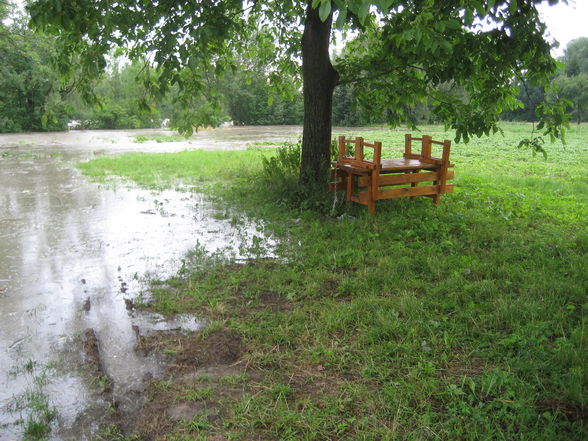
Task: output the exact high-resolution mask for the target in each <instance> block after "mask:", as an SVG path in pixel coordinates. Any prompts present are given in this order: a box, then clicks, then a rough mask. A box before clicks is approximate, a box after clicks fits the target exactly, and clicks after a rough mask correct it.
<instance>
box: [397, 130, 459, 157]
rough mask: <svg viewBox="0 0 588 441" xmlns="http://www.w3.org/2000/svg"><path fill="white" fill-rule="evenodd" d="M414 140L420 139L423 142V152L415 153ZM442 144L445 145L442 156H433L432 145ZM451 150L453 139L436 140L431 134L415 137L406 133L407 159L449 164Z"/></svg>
mask: <svg viewBox="0 0 588 441" xmlns="http://www.w3.org/2000/svg"><path fill="white" fill-rule="evenodd" d="M412 141H420V142H421V153H420V154H418V153H414V152H413V151H412ZM434 144H436V145H440V146H443V153H442V156H441V158H437V157H434V156H432V153H431V150H432V146H433V145H434ZM450 151H451V141H449V140H447V139H446V140H445V141H443V142H441V141H434V140H433V139H432V138H431V137H430V136H429V135H423V137H422V138H416V137H413V136H412V135H411V134H410V133H407V134H406V135H404V157H405V158H407V159H418V160H419V161H421V162H428V163H431V164H437V165H441V164H445V165H449V154H450Z"/></svg>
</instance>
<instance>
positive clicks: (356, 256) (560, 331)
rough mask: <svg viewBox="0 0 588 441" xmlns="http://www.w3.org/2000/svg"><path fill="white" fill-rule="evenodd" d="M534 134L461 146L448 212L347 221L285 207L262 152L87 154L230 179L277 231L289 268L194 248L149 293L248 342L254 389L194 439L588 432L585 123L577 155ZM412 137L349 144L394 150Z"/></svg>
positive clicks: (164, 307) (425, 204) (392, 209)
mask: <svg viewBox="0 0 588 441" xmlns="http://www.w3.org/2000/svg"><path fill="white" fill-rule="evenodd" d="M422 130H423V133H426V134H431V135H433V137H434V138H435V139H443V138H449V139H451V138H452V136H451V134H445V133H443V131H442V129H440V128H439V127H436V126H433V127H425V128H423V129H422ZM529 131H530V126H528V125H524V124H518V125H516V124H511V125H506V129H505V136H504V137H501V136H499V135H496V136H493V137H490V138H481V139H475V140H473V141H472V142H470V144H468V145H457V146H454V147H453V150H452V161H453V162H454V163H455V164H456V167H455V174H456V179H455V184H456V190H455V193H453V194H450V195H447V196H445V197H443V199H442V203H441V205H440V206H434V205H433V204H432V203H431V201H430V200H429V199H428V198H417V199H415V200H410V199H398V200H390V201H383V202H380V203H379V205H378V214H377V216H376V217H372V216H369V215H368V214H367V213H366V210H365V207H358V206H352V207H348V208H347V214H348V216H345V217H341V218H336V217H327V216H324V215H321V214H317V213H316V212H312V211H305V210H300V209H291V208H288V206H287V205H285V204H276V203H275V194H274V193H272V192H270V191H268V188H269V187H268V185H267V183H262V184H260V181H259V178H255V176H254V175H252V173H254V172H255V171H256V170H259V168H260V166H259V162H260V158H261V153H259V152H255V151H253V152H251V151H250V152H183V153H181V154H167V155H135V156H134V157H133V156H126V155H125V156H123V157H119V158H114V159H107V162H106V163H104V162H103V163H100V162H97V161H104V159H100V160H96V161H93V163H91V167H92V168H93V169H94V170H97V169H99V168H100V167H102V166H104V167H105V168H104V174H107V173H118V174H120V175H121V176H124V177H127V178H131V179H133V180H135V181H136V182H137V183H139V184H140V185H148V186H152V185H153V186H167V185H177V183H178V182H183V183H185V184H187V185H193V183H194V182H207V181H208V180H213V181H217V180H218V177H219V176H222V177H223V184H222V185H216V186H214V187H210V191H213V192H215V194H217V195H221V196H222V197H223V199H224V203H225V204H228V205H231V206H233V207H237V208H238V209H241V210H243V211H245V212H247V213H248V214H249V215H251V216H257V217H258V218H259V219H260V220H263V223H264V226H265V229H266V231H271V232H272V233H273V235H274V236H275V237H278V238H280V241H279V245H278V249H277V252H278V254H279V256H280V259H279V260H268V259H261V260H257V261H251V262H249V263H246V264H240V265H236V264H234V263H232V262H223V261H220V260H218V259H213V258H211V259H210V261H209V262H208V264H203V261H204V262H205V263H206V256H203V255H202V254H199V255H200V259H201V261H200V262H198V265H196V266H195V267H194V268H192V269H190V268H184V270H183V273H182V274H180V275H179V276H178V277H177V278H175V279H172V280H170V281H169V282H168V284H167V285H161V286H159V287H157V288H156V289H154V297H155V302H154V303H153V304H152V305H151V306H150V307H152V308H155V309H159V310H161V311H162V312H165V313H170V314H171V313H176V312H186V311H195V312H197V313H199V314H203V313H205V314H207V315H208V317H209V319H210V320H211V321H213V322H214V323H216V324H217V326H219V327H220V326H224V327H227V328H231V329H233V330H236V331H237V332H238V334H239V335H240V336H241V337H242V339H243V341H244V345H245V348H246V349H245V351H244V355H243V358H244V359H245V361H246V363H245V365H246V366H248V369H249V372H244V373H243V374H239V377H237V378H239V379H240V380H239V385H240V386H242V387H243V390H244V392H243V394H241V395H240V396H234V395H232V396H228V397H226V398H224V399H223V398H218V397H217V394H216V393H215V392H214V391H213V390H212V389H211V392H210V395H211V396H213V397H215V399H218V400H220V401H219V402H220V403H221V405H222V407H223V409H224V410H225V411H224V413H223V417H222V418H221V419H220V420H218V421H215V422H214V423H213V424H211V425H210V426H208V425H206V424H202V425H201V426H199V429H198V430H199V433H200V432H201V431H204V432H205V433H207V434H211V435H218V436H220V437H221V438H222V437H224V438H226V439H235V440H236V439H272V440H278V439H279V440H423V439H440V440H462V439H467V440H512V439H517V440H550V441H551V440H580V439H586V438H587V437H588V403H587V400H586V397H588V371H587V366H588V355H587V354H588V347H587V338H588V327H587V319H586V317H587V312H588V299H587V296H586V293H587V292H588V170H587V168H586V167H585V164H587V163H588V144H587V141H588V126H586V125H582V126H579V127H578V126H573V127H572V129H571V131H570V133H569V136H568V145H567V147H566V148H565V149H563V148H562V147H560V146H553V147H550V149H549V156H548V159H547V160H544V159H543V158H542V157H538V156H537V157H533V156H532V155H531V153H530V152H528V151H522V150H518V149H516V145H517V144H518V141H519V140H520V138H522V137H526V136H528V134H529ZM403 133H404V131H383V130H375V129H366V130H365V131H361V132H357V133H353V135H361V136H364V138H365V139H366V140H370V141H371V140H381V141H383V142H384V147H385V148H387V149H389V150H388V151H392V150H395V151H397V153H396V154H394V156H397V155H399V154H400V151H401V150H402V146H403ZM338 134H339V133H336V134H335V135H338ZM390 154H392V153H390ZM221 157H222V161H220V162H219V159H220V158H221ZM188 161H193V162H192V163H193V164H194V168H190V167H185V163H186V162H188ZM233 161H234V162H233ZM241 161H244V163H245V164H246V165H245V166H244V170H243V171H242V172H240V171H239V164H240V163H241ZM201 163H206V164H208V167H203V168H199V167H198V166H197V165H196V164H201ZM233 167H235V168H233ZM228 170H231V171H230V172H229V171H228ZM200 173H201V175H199V174H200ZM95 174H98V175H99V174H100V173H98V172H96V173H95ZM268 298H271V299H274V300H272V301H270V302H268ZM251 372H255V377H256V378H257V379H256V380H253V379H252V378H250V375H249V374H250V373H251ZM251 377H253V376H251ZM259 378H262V380H259ZM231 381H232V380H231ZM204 390H207V389H204ZM198 393H200V392H198ZM182 394H185V391H183V392H182V391H180V389H178V396H181V395H182ZM177 430H178V433H185V429H183V428H181V427H178V428H177ZM169 439H173V436H171V435H170V438H169ZM198 439H200V438H198ZM202 439H206V438H202Z"/></svg>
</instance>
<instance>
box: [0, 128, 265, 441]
mask: <svg viewBox="0 0 588 441" xmlns="http://www.w3.org/2000/svg"><path fill="white" fill-rule="evenodd" d="M235 133H236V132H235ZM18 136H19V135H2V136H0V189H1V192H0V323H2V325H1V326H0V438H1V439H9V440H10V439H19V438H20V433H21V431H22V427H21V426H20V425H17V424H16V423H17V421H18V420H19V418H21V417H23V415H24V410H23V411H17V412H11V410H12V411H14V410H15V403H17V398H18V397H19V396H22V394H23V393H24V392H26V391H27V390H28V389H30V387H31V376H30V375H23V374H22V367H23V366H26V365H27V364H28V363H30V362H35V365H36V366H47V365H48V364H53V365H59V366H61V368H60V369H53V371H52V374H51V382H50V383H49V384H48V385H47V388H46V390H47V393H48V394H49V398H50V401H51V402H52V403H53V405H55V406H56V407H57V408H58V409H59V425H60V426H61V428H62V429H63V430H62V431H61V432H60V431H59V430H55V431H54V432H53V435H52V436H53V437H54V438H53V439H61V438H60V437H61V435H59V433H62V434H63V433H66V432H67V430H68V429H70V428H71V427H72V426H74V425H76V424H79V425H81V426H83V425H84V424H86V423H85V422H83V421H81V420H80V416H81V415H83V414H84V413H87V412H89V409H91V408H92V407H93V406H95V405H96V396H95V394H93V392H92V390H91V389H90V388H88V386H87V385H86V384H85V383H84V381H82V380H81V377H80V376H79V375H78V371H77V366H70V368H69V369H66V370H63V363H61V364H60V362H63V361H64V360H65V362H66V364H67V360H68V358H67V352H68V350H71V347H72V345H73V342H74V341H75V339H76V337H77V336H79V335H81V334H82V333H83V332H84V330H85V329H87V328H92V329H94V330H95V332H96V334H97V336H98V338H99V341H100V350H101V355H102V357H103V363H104V366H105V368H106V371H107V373H108V375H109V376H111V377H112V379H113V380H114V385H115V394H118V396H120V397H125V396H126V395H128V394H129V393H131V392H132V391H133V390H135V389H137V388H139V387H141V386H140V384H141V381H142V379H143V377H144V376H145V375H152V374H155V375H157V373H158V372H159V369H160V367H159V365H158V363H157V360H155V359H145V358H143V357H141V356H139V355H137V353H136V352H135V351H134V347H135V344H136V338H137V335H136V331H135V330H134V328H133V325H135V326H139V329H144V330H145V332H149V330H151V331H153V330H157V329H165V328H170V327H171V328H176V327H184V328H186V327H188V328H187V329H192V330H195V329H198V327H199V326H202V323H201V322H200V321H199V320H198V318H194V317H182V318H181V319H180V321H179V322H178V323H169V322H165V321H163V320H162V319H161V317H155V316H150V317H146V316H137V315H133V314H129V311H128V310H127V308H126V305H125V299H126V298H130V297H133V296H135V295H137V294H138V293H139V292H140V291H141V289H142V286H143V285H142V283H143V281H144V280H145V278H149V277H165V276H166V275H171V274H172V273H174V272H175V271H176V270H177V269H178V268H179V266H180V264H181V260H182V257H183V256H184V254H185V253H186V252H187V251H188V250H190V249H191V248H193V247H194V246H196V244H199V246H200V247H203V248H204V249H205V250H207V251H210V252H214V251H217V250H223V252H225V253H230V254H233V255H234V256H235V257H236V258H237V259H239V258H243V259H245V258H248V257H250V254H249V251H248V250H251V249H254V248H257V249H256V250H255V252H256V253H257V252H260V250H259V247H258V245H259V244H258V243H257V242H258V241H254V240H253V238H254V237H259V236H263V231H262V230H263V229H262V228H260V226H256V225H248V224H247V223H246V222H245V223H243V222H241V223H240V224H239V225H238V226H237V227H235V226H232V225H231V223H230V222H229V221H228V220H223V219H216V218H215V212H214V209H213V208H212V206H211V204H210V203H209V202H208V201H207V200H206V198H205V197H204V196H202V195H194V194H190V193H178V192H173V191H166V192H160V193H152V192H149V191H144V190H136V189H133V190H130V189H118V190H112V189H104V188H100V187H99V186H97V185H96V184H92V183H89V182H88V181H87V180H86V179H85V178H84V177H82V176H81V175H80V173H79V172H78V171H77V170H76V169H75V168H74V167H73V166H72V163H73V162H74V161H78V160H82V159H86V158H89V157H93V156H94V155H95V152H96V151H101V152H106V153H112V152H121V151H128V150H133V149H134V150H137V149H138V148H139V147H140V148H143V149H144V148H145V146H142V145H141V144H136V143H132V142H131V141H129V140H128V139H129V136H130V135H128V134H127V135H125V136H126V138H125V139H126V140H125V141H120V140H121V139H122V135H121V134H120V133H118V132H116V136H115V137H114V141H112V142H104V139H102V138H104V137H108V136H107V134H105V133H102V134H101V135H100V136H101V137H102V138H98V137H97V135H88V134H83V135H82V134H77V135H76V134H71V133H70V134H65V135H64V137H63V138H60V135H55V134H46V135H44V136H45V138H41V137H42V136H43V135H38V134H35V135H20V136H21V137H23V136H24V139H25V141H24V142H19V141H18ZM76 136H77V138H76ZM90 136H93V137H94V138H90ZM248 136H252V135H251V133H249V134H248ZM260 136H261V135H260V134H258V135H257V139H260ZM33 138H34V139H33ZM209 138H210V137H209ZM41 139H43V142H41ZM101 139H102V140H101ZM210 139H213V138H210ZM261 139H263V138H261ZM84 140H85V141H84ZM80 141H84V142H86V144H80ZM206 142H210V143H213V142H214V141H206ZM169 144H170V145H155V146H151V147H154V148H158V149H159V150H162V151H169V150H176V149H180V150H181V148H180V147H182V146H177V145H172V144H176V143H169ZM241 144H242V141H241ZM227 145H228V144H225V145H224V146H225V147H226V146H227ZM183 147H184V148H185V146H183ZM3 152H9V154H6V155H3V154H2V153H3ZM31 152H32V153H31ZM101 154H102V153H101ZM262 242H263V245H264V248H263V249H262V250H261V252H262V253H266V254H268V255H271V253H272V251H271V250H272V247H273V245H274V243H273V242H272V240H271V239H269V238H264V239H263V241H262ZM74 359H75V357H73V358H72V360H74ZM33 382H34V380H33ZM123 401H124V400H123ZM98 404H99V403H98ZM80 421H81V422H80ZM81 426H80V427H81ZM84 427H85V426H84ZM87 430H88V431H91V430H92V427H90V426H88V428H87ZM75 436H76V437H78V438H77V439H84V437H85V436H86V435H85V429H84V430H78V431H77V433H76V435H75Z"/></svg>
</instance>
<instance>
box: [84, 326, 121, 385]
mask: <svg viewBox="0 0 588 441" xmlns="http://www.w3.org/2000/svg"><path fill="white" fill-rule="evenodd" d="M82 349H83V353H84V359H85V360H84V361H85V362H86V365H87V366H88V367H89V370H90V374H91V375H92V376H93V377H94V381H93V382H94V383H95V384H97V385H98V386H99V388H100V389H101V392H102V393H103V394H112V386H113V381H112V378H110V377H109V376H108V375H107V374H106V369H105V368H104V363H103V361H102V357H101V355H100V342H99V340H98V337H97V336H96V332H95V331H94V330H93V329H86V330H85V331H84V334H83V336H82Z"/></svg>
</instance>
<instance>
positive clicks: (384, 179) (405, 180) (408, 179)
mask: <svg viewBox="0 0 588 441" xmlns="http://www.w3.org/2000/svg"><path fill="white" fill-rule="evenodd" d="M454 175H455V174H454V172H453V170H448V171H447V175H446V177H445V179H446V180H450V179H453V177H454ZM437 180H439V173H437V172H424V173H406V174H404V173H402V174H400V173H395V174H392V175H380V176H379V177H378V187H386V186H388V185H404V184H411V183H413V182H414V183H416V182H427V181H437ZM368 182H369V178H368V177H363V176H362V177H360V178H359V186H360V187H367V185H368Z"/></svg>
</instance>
